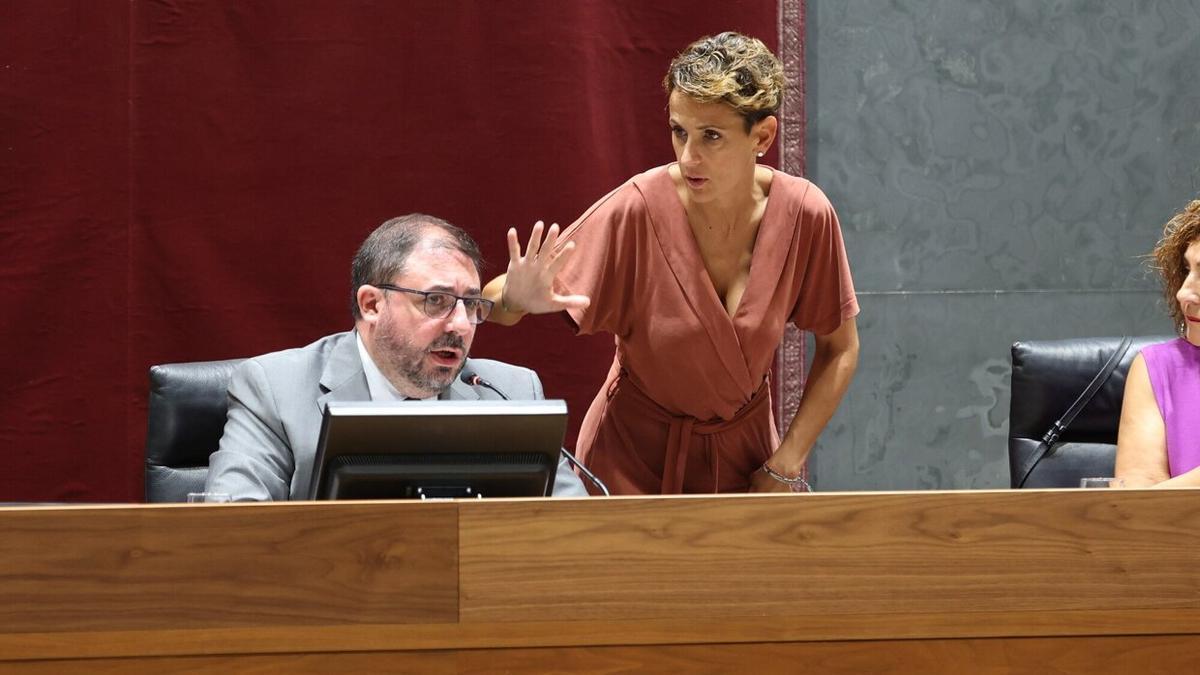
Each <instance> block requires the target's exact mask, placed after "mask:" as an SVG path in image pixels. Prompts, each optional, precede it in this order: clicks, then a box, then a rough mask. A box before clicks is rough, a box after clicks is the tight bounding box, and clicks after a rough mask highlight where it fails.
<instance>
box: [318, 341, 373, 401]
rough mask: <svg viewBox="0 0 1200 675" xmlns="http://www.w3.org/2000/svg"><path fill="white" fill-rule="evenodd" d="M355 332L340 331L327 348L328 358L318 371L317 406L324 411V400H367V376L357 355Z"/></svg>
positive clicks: (368, 394)
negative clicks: (318, 394) (335, 339)
mask: <svg viewBox="0 0 1200 675" xmlns="http://www.w3.org/2000/svg"><path fill="white" fill-rule="evenodd" d="M357 335H358V334H357V333H355V332H354V331H350V332H347V333H342V335H341V336H339V338H338V340H337V342H336V343H335V344H334V345H333V347H332V348H331V349H330V351H329V360H328V361H326V362H325V369H324V370H323V371H321V381H320V383H321V390H322V391H323V392H325V393H323V394H322V395H321V396H319V397H317V409H318V410H320V411H321V412H322V414H323V413H324V412H325V403H326V401H370V400H371V390H370V389H368V388H367V376H366V375H364V374H363V365H362V359H360V358H359V357H358V340H357Z"/></svg>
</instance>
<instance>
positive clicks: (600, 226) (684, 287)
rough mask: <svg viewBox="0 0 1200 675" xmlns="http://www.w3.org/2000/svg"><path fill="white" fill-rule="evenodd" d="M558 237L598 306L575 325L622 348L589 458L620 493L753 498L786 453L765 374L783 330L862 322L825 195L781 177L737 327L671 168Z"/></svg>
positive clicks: (591, 412) (600, 405)
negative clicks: (754, 485) (759, 473)
mask: <svg viewBox="0 0 1200 675" xmlns="http://www.w3.org/2000/svg"><path fill="white" fill-rule="evenodd" d="M563 236H564V239H563V241H575V242H577V250H576V253H575V256H574V258H572V260H571V262H570V263H569V264H568V265H567V267H566V268H565V269H564V270H563V272H562V273H561V274H560V276H559V279H560V280H561V281H562V282H563V285H564V286H565V288H566V289H567V291H568V292H570V293H581V294H585V295H589V296H591V299H592V302H591V305H590V306H589V307H587V308H586V309H584V310H570V311H569V312H568V314H569V316H570V318H571V320H572V321H573V322H574V324H575V326H576V328H577V330H578V332H579V333H581V334H588V333H596V332H601V331H604V332H609V333H612V334H613V335H615V336H616V343H617V349H616V357H615V359H614V360H613V365H612V368H611V369H610V371H609V373H608V378H607V380H606V381H605V383H604V386H603V387H602V388H601V389H600V392H599V393H598V394H597V395H596V398H595V400H594V401H593V402H592V405H591V407H590V408H589V409H588V412H587V416H586V417H585V418H584V421H583V426H582V428H581V429H580V432H579V440H578V445H577V446H576V451H577V453H578V455H579V457H580V460H581V461H583V462H584V463H585V464H586V465H587V466H588V467H589V468H590V469H591V470H592V471H594V472H595V473H596V474H597V475H598V476H599V477H600V478H601V479H602V480H604V481H605V483H607V484H608V486H609V488H610V489H611V490H612V492H613V494H660V493H661V494H672V493H679V492H744V491H746V490H747V489H748V488H749V485H750V476H751V474H753V472H754V471H756V470H757V469H758V468H759V467H760V466H761V465H762V464H763V462H765V461H766V460H767V458H768V457H770V456H771V453H772V452H774V451H775V448H776V447H777V446H778V445H779V434H778V432H777V431H776V429H775V422H774V418H773V416H772V413H771V404H770V389H769V387H768V386H767V371H768V369H769V368H770V367H771V363H772V361H773V357H774V353H775V349H776V347H778V346H779V343H780V341H781V340H782V338H783V329H784V326H785V322H787V321H792V322H794V323H795V324H796V325H797V326H798V327H800V328H802V329H805V330H810V331H813V332H815V333H817V334H820V335H824V334H827V333H830V332H832V331H834V330H835V329H836V328H837V327H838V326H840V325H841V324H842V322H843V321H846V320H848V319H850V318H851V317H853V316H855V315H856V314H858V301H857V299H856V298H855V295H854V284H853V281H852V280H851V277H850V266H849V263H848V262H847V260H846V252H845V247H844V246H843V244H842V234H841V229H840V227H839V225H838V220H837V215H836V214H835V213H834V210H833V207H832V206H831V205H830V203H829V200H828V199H827V198H826V197H825V195H824V193H822V192H821V190H820V189H819V188H817V187H816V186H815V185H813V184H812V183H810V182H808V181H807V180H804V179H802V178H795V177H793V176H789V175H787V174H785V173H783V172H780V171H775V172H774V175H773V177H772V179H771V186H770V191H769V193H768V200H767V205H766V209H765V211H764V213H763V216H762V222H761V223H760V225H759V229H758V236H757V239H756V241H755V245H754V253H753V256H752V258H751V263H750V278H749V280H748V281H747V285H746V290H745V292H744V294H743V295H742V298H741V302H740V304H739V305H738V308H737V311H736V313H735V314H734V315H733V316H732V317H730V315H729V314H728V312H727V311H726V310H725V306H724V304H723V303H722V301H721V299H720V298H719V297H718V296H717V292H716V290H715V289H714V288H713V285H712V280H711V279H710V278H709V276H708V271H707V269H706V268H705V266H704V261H703V259H702V258H701V256H700V248H699V246H698V245H697V243H696V239H695V236H694V235H693V234H692V229H691V226H690V225H689V223H688V219H687V214H686V212H685V211H684V207H683V203H682V202H681V201H680V199H679V195H678V193H677V192H676V189H675V183H674V181H673V180H672V179H671V176H670V174H669V173H668V167H666V166H662V167H657V168H654V169H651V170H649V171H647V172H645V173H643V174H640V175H638V176H634V177H633V178H632V179H630V180H629V181H628V182H626V183H625V184H624V185H622V186H621V187H619V188H617V189H616V190H614V191H613V192H611V193H609V194H608V195H606V196H605V197H604V198H602V199H601V200H600V201H598V202H596V204H594V205H593V206H592V207H591V208H590V209H588V211H587V212H586V213H584V214H583V215H582V216H581V217H580V218H579V220H577V221H575V223H574V224H572V225H571V227H570V228H568V229H567V230H566V232H565V233H564V235H563Z"/></svg>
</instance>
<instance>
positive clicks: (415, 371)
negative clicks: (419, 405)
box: [376, 322, 467, 398]
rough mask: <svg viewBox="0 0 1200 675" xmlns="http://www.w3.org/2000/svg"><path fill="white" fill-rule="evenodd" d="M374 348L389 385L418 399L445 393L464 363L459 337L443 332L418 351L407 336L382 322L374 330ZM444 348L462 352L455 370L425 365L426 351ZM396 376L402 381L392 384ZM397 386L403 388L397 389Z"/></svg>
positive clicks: (464, 357)
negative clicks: (379, 353)
mask: <svg viewBox="0 0 1200 675" xmlns="http://www.w3.org/2000/svg"><path fill="white" fill-rule="evenodd" d="M376 346H377V347H378V348H379V351H380V352H381V356H382V357H383V360H384V362H385V364H384V367H385V368H387V370H388V371H390V372H385V373H384V374H385V375H387V376H388V379H389V380H392V386H394V387H396V389H398V390H400V391H402V392H403V391H404V390H406V389H412V390H415V391H417V392H419V393H420V394H421V395H420V396H419V398H428V397H429V396H433V395H435V394H440V393H441V392H443V391H445V390H446V389H447V388H449V387H450V385H451V384H452V383H453V382H454V380H455V378H457V377H458V374H459V373H460V372H462V369H463V367H464V366H466V362H467V360H466V346H465V343H464V342H463V339H462V336H460V335H457V334H455V333H445V334H443V335H442V336H441V337H439V338H438V339H436V340H434V341H433V342H432V343H430V345H429V346H428V347H425V348H421V347H417V346H415V345H413V343H412V341H411V340H410V339H409V338H408V335H407V334H401V335H398V334H397V333H396V332H395V331H393V330H392V324H391V322H384V323H383V324H381V325H380V326H379V328H378V329H377V330H376ZM444 348H455V349H458V350H459V351H460V352H462V354H463V359H462V360H461V361H459V363H458V366H457V367H453V368H452V367H448V366H436V365H435V366H431V367H429V366H426V365H425V357H426V356H428V355H429V353H430V352H433V351H436V350H438V349H444ZM397 377H399V378H401V379H402V380H403V382H396V381H395V379H396V378H397ZM400 384H405V385H407V386H404V387H401V386H398V385H400Z"/></svg>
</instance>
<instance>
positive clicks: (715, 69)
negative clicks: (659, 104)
mask: <svg viewBox="0 0 1200 675" xmlns="http://www.w3.org/2000/svg"><path fill="white" fill-rule="evenodd" d="M785 86H786V78H785V77H784V75H783V64H781V63H780V62H779V59H778V58H776V57H775V55H774V54H772V53H771V50H769V49H767V46H766V45H764V44H763V43H762V41H761V40H758V39H757V38H752V37H749V36H746V35H742V34H741V33H734V32H732V31H728V32H725V33H721V34H720V35H715V36H706V37H702V38H700V39H699V40H696V41H695V42H693V43H692V44H690V45H688V46H687V48H686V49H684V50H683V51H682V52H680V53H679V55H678V56H676V57H675V58H674V59H673V60H672V61H671V65H670V67H669V68H667V75H666V77H664V78H663V88H664V89H666V90H667V95H668V96H669V95H670V94H671V93H672V92H673V91H675V90H676V89H678V90H679V91H681V92H683V93H684V94H687V95H688V96H691V97H692V98H694V99H696V100H698V101H702V102H704V103H715V102H717V101H721V102H724V103H728V104H729V105H730V106H732V107H733V109H734V110H736V111H737V112H738V114H740V115H741V116H742V117H743V118H744V119H745V120H746V131H749V130H750V128H751V127H753V126H754V125H755V124H757V123H758V122H759V121H761V120H763V119H766V118H767V117H769V116H771V115H776V116H778V114H779V107H780V106H781V105H782V104H783V90H784V87H785Z"/></svg>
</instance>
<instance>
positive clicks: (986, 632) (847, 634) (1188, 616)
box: [0, 610, 1200, 660]
mask: <svg viewBox="0 0 1200 675" xmlns="http://www.w3.org/2000/svg"><path fill="white" fill-rule="evenodd" d="M1178 632H1191V633H1196V632H1200V610H1108V611H1082V610H1074V611H1062V612H1035V611H1024V612H1004V613H1000V612H962V613H946V614H876V615H863V614H859V615H835V616H822V615H806V616H773V617H758V618H742V619H723V620H711V619H710V620H704V619H693V618H690V617H681V618H677V619H670V620H665V619H660V620H630V621H541V622H519V623H518V622H500V623H468V624H453V623H436V624H371V625H337V626H258V627H236V628H204V629H189V630H176V629H168V628H163V629H158V630H152V631H146V630H141V631H89V632H73V633H15V634H0V660H4V659H9V660H39V659H45V658H48V657H54V658H80V659H83V658H87V659H96V658H113V657H122V656H133V655H143V656H147V657H162V656H173V655H186V654H272V653H289V652H297V651H300V652H310V651H312V652H318V651H319V652H326V651H328V652H355V651H373V650H382V649H388V650H447V649H486V648H510V647H574V646H580V645H585V646H614V645H626V646H628V645H658V644H703V643H707V642H720V643H736V642H796V641H837V640H841V641H845V640H884V639H929V638H940V637H953V638H987V637H1036V636H1046V635H1053V636H1076V637H1077V636H1097V635H1157V634H1172V633H1178Z"/></svg>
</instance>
